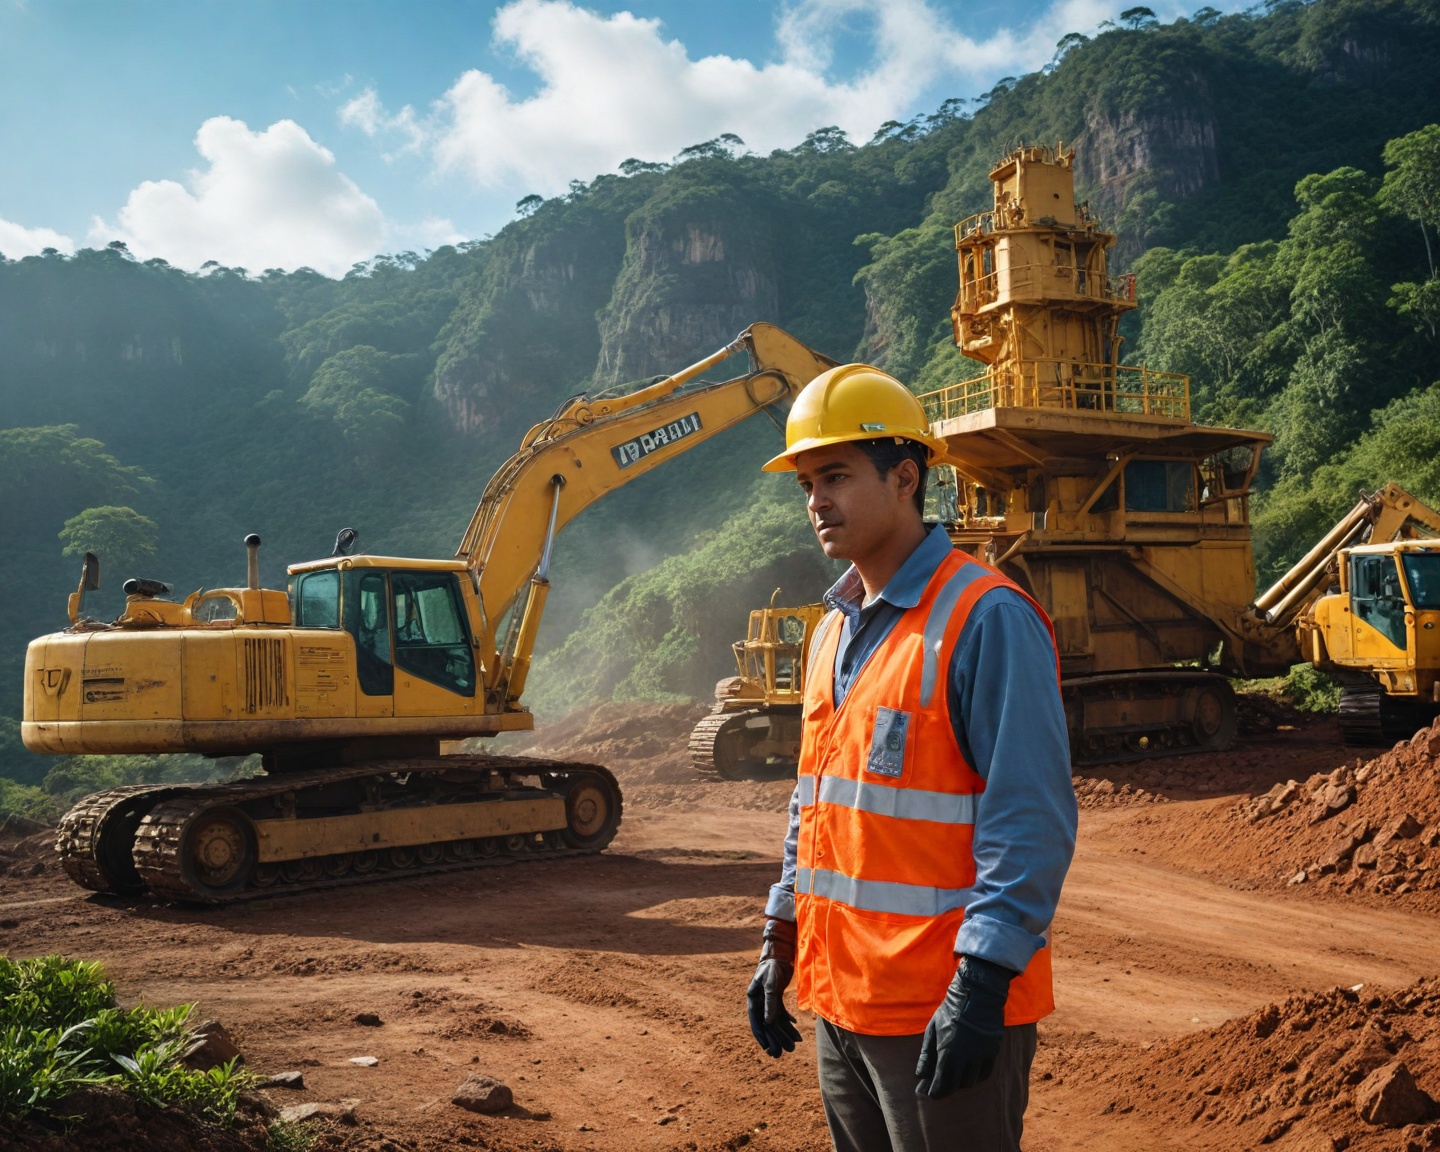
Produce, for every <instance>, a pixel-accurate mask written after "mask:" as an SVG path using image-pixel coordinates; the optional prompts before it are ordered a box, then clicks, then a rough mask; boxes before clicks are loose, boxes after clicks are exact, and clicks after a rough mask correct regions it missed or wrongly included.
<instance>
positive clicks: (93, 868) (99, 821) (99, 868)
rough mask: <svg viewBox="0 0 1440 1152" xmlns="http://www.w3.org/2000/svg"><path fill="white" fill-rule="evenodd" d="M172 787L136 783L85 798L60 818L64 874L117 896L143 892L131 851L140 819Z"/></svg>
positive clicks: (59, 843) (59, 844) (58, 846)
mask: <svg viewBox="0 0 1440 1152" xmlns="http://www.w3.org/2000/svg"><path fill="white" fill-rule="evenodd" d="M176 790H177V789H176V787H175V786H174V785H166V784H151V785H146V784H135V785H129V786H127V787H123V788H110V789H107V790H106V791H104V792H96V793H93V794H92V795H90V796H86V797H85V798H84V799H83V800H81V801H80V802H79V803H78V804H76V805H75V806H74V807H73V808H71V809H70V811H69V812H67V813H65V815H64V816H63V817H62V818H61V820H60V826H59V828H58V829H56V836H55V850H56V852H58V853H59V854H60V866H61V867H62V868H64V869H65V874H66V875H67V876H69V877H70V879H71V880H73V881H75V883H76V884H79V885H80V886H81V887H82V888H89V889H90V890H91V891H92V892H108V893H111V894H114V895H117V896H134V895H139V894H140V893H142V892H144V891H145V884H144V882H143V881H142V880H141V879H140V877H139V875H138V874H137V873H136V871H135V865H134V862H133V861H132V859H131V856H130V847H131V845H132V844H133V843H134V840H135V830H136V829H137V828H138V827H139V826H140V821H141V820H142V819H144V817H145V814H146V813H147V812H149V811H150V809H151V808H152V807H154V806H155V804H157V803H158V802H159V801H160V800H161V799H163V798H164V797H165V796H167V795H170V794H173V793H174V792H175V791H176Z"/></svg>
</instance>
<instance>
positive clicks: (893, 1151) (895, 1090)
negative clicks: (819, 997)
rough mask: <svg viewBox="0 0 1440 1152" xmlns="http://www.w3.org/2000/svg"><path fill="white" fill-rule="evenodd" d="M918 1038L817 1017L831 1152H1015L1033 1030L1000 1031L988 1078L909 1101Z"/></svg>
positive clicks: (1027, 1088)
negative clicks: (865, 1031) (870, 1032)
mask: <svg viewBox="0 0 1440 1152" xmlns="http://www.w3.org/2000/svg"><path fill="white" fill-rule="evenodd" d="M921 1039H922V1037H920V1036H862V1035H861V1034H860V1033H858V1032H850V1031H847V1030H846V1029H844V1028H841V1027H839V1026H838V1025H835V1024H831V1023H830V1022H829V1021H828V1020H822V1019H820V1018H819V1017H816V1020H815V1058H816V1062H817V1063H818V1064H819V1066H820V1095H821V1097H822V1099H823V1100H824V1102H825V1119H826V1121H827V1122H828V1123H829V1125H830V1139H831V1141H832V1142H833V1143H834V1145H835V1152H1020V1133H1021V1131H1022V1130H1023V1128H1024V1122H1025V1107H1026V1105H1027V1104H1028V1103H1029V1102H1030V1064H1031V1062H1032V1061H1033V1060H1034V1059H1035V1043H1036V1036H1035V1025H1034V1024H1017V1025H1015V1026H1013V1027H1010V1028H1006V1029H1005V1032H1004V1037H1003V1038H1002V1040H1001V1041H1000V1055H999V1058H998V1059H997V1060H996V1061H995V1070H994V1071H993V1072H992V1073H991V1074H990V1076H989V1078H988V1079H986V1080H984V1081H982V1082H981V1083H979V1084H976V1085H975V1086H974V1087H973V1088H964V1089H962V1090H960V1091H959V1092H956V1093H955V1094H954V1095H951V1096H947V1097H945V1098H944V1099H943V1100H931V1099H930V1097H928V1096H921V1095H916V1093H915V1085H916V1083H917V1080H916V1078H915V1065H916V1064H917V1063H919V1061H920V1041H921Z"/></svg>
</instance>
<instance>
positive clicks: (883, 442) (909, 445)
mask: <svg viewBox="0 0 1440 1152" xmlns="http://www.w3.org/2000/svg"><path fill="white" fill-rule="evenodd" d="M855 447H857V448H859V449H860V451H862V452H864V453H865V455H866V456H868V457H869V458H870V463H872V464H874V465H875V471H877V472H879V473H880V479H882V480H884V479H885V477H887V476H889V475H890V473H891V471H893V470H894V468H895V467H896V466H897V465H898V464H900V463H901V462H902V461H905V460H913V461H915V467H916V468H918V469H919V470H920V482H919V483H918V484H917V485H916V486H915V508H916V510H917V511H918V512H919V513H920V515H921V516H922V517H923V516H924V515H925V477H926V473H928V472H929V466H928V465H927V464H926V463H925V458H926V457H927V456H928V455H929V452H928V451H927V449H926V448H925V445H923V444H919V443H916V442H915V441H914V440H900V439H897V438H896V437H894V436H886V437H883V438H882V439H879V440H857V441H856V442H855Z"/></svg>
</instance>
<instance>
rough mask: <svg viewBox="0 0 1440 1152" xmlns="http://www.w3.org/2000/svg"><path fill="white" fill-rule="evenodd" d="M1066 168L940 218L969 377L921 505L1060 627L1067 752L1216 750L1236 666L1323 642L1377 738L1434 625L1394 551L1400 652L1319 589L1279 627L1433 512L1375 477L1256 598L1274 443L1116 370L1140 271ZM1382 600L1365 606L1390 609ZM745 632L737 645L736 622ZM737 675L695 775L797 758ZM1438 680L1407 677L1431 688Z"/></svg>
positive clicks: (1436, 521) (1281, 664)
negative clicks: (950, 235) (1133, 271)
mask: <svg viewBox="0 0 1440 1152" xmlns="http://www.w3.org/2000/svg"><path fill="white" fill-rule="evenodd" d="M1073 159H1074V153H1073V152H1071V151H1066V150H1065V149H1063V148H1062V147H1059V146H1057V147H1056V148H1054V149H1050V148H1038V147H1024V148H1018V149H1016V150H1015V151H1013V152H1011V153H1010V154H1009V155H1008V156H1006V157H1005V158H1004V159H1003V160H1001V162H1000V163H999V164H997V165H996V166H995V168H994V169H992V171H991V172H990V179H991V181H992V183H993V193H994V195H993V204H992V207H991V209H990V210H989V211H987V212H982V213H980V214H978V215H975V216H972V217H970V218H969V219H966V220H964V221H962V222H961V223H960V224H958V225H956V228H955V248H956V252H957V256H958V264H959V273H960V287H959V292H958V294H957V297H956V300H955V304H954V306H953V307H952V308H951V313H950V314H951V322H952V326H953V330H954V336H955V343H956V345H957V346H958V347H959V348H960V350H961V352H962V353H963V354H964V355H965V356H966V357H968V358H969V359H971V360H974V361H977V362H978V363H979V364H980V365H981V366H982V370H981V371H980V372H979V374H978V375H976V376H975V377H973V378H971V379H966V380H962V381H958V382H956V383H954V384H952V385H949V386H947V387H944V388H941V389H938V390H936V391H933V392H930V393H928V394H926V395H923V396H922V397H921V401H922V402H923V403H924V405H925V407H926V410H927V412H928V413H929V415H930V418H931V421H932V425H931V427H932V431H934V432H935V433H936V434H937V435H939V436H942V437H943V438H944V439H945V440H946V442H947V444H948V445H949V462H948V465H942V466H941V467H940V468H938V469H937V476H936V481H937V484H936V495H937V496H938V497H940V499H939V500H938V501H937V504H938V505H939V507H938V508H937V511H938V519H939V520H940V521H941V522H942V523H943V524H945V526H946V527H947V529H948V530H949V533H950V536H951V539H952V540H954V542H955V544H956V546H957V547H959V548H961V549H963V550H965V551H966V552H968V553H970V554H971V555H973V556H974V557H976V558H977V559H979V560H983V561H985V562H986V563H989V564H991V565H993V566H995V567H996V568H999V569H1000V570H1001V571H1003V572H1004V573H1005V574H1006V575H1008V576H1010V577H1012V578H1013V579H1014V580H1015V581H1016V582H1017V583H1019V584H1020V586H1021V587H1023V588H1025V589H1026V590H1027V591H1028V592H1030V593H1031V594H1032V595H1033V596H1034V597H1035V598H1036V599H1037V600H1038V601H1039V603H1040V604H1042V605H1043V606H1044V608H1045V610H1046V611H1047V612H1048V613H1049V614H1050V617H1051V619H1052V620H1053V621H1054V624H1055V637H1056V642H1057V645H1058V648H1059V653H1060V670H1061V679H1062V695H1063V698H1064V702H1065V711H1066V719H1067V722H1068V725H1069V729H1070V736H1071V744H1072V754H1073V756H1074V760H1075V762H1076V763H1096V762H1107V761H1115V760H1124V759H1134V758H1140V757H1144V756H1149V755H1155V754H1164V753H1169V752H1174V751H1183V750H1186V749H1192V750H1203V749H1211V750H1214V749H1221V748H1225V747H1227V746H1228V745H1229V744H1230V742H1231V740H1232V739H1233V737H1234V734H1235V727H1236V717H1235V699H1234V693H1233V692H1232V690H1231V688H1230V684H1229V680H1230V678H1232V677H1253V676H1268V675H1276V674H1280V673H1282V672H1284V671H1286V670H1287V669H1288V668H1289V666H1290V665H1291V664H1294V663H1297V662H1299V661H1300V660H1301V659H1312V658H1315V652H1316V651H1318V650H1320V649H1323V650H1324V652H1325V654H1326V659H1325V660H1320V659H1317V660H1316V662H1317V664H1319V666H1321V667H1323V668H1327V669H1330V668H1334V669H1335V670H1337V671H1339V672H1341V673H1348V674H1350V675H1351V683H1350V687H1349V690H1348V691H1347V698H1346V703H1345V705H1344V706H1343V713H1342V723H1344V724H1345V725H1346V730H1347V732H1348V733H1358V732H1359V731H1360V729H1362V728H1368V729H1372V730H1374V732H1375V733H1377V734H1378V733H1379V732H1380V728H1381V718H1382V714H1383V716H1384V717H1386V718H1388V719H1386V722H1385V732H1387V733H1388V732H1389V731H1390V730H1391V729H1392V728H1393V727H1394V724H1393V722H1392V721H1393V720H1394V719H1395V718H1396V717H1398V716H1400V714H1402V713H1405V714H1408V710H1412V709H1409V706H1408V705H1401V704H1399V703H1397V701H1399V700H1400V698H1401V695H1402V694H1403V693H1406V692H1411V691H1412V689H1409V688H1404V687H1403V684H1404V683H1405V682H1406V681H1405V676H1406V675H1407V673H1406V672H1405V671H1404V668H1405V667H1406V666H1407V664H1406V662H1407V661H1414V660H1418V661H1419V662H1420V663H1421V664H1425V663H1427V662H1428V663H1429V664H1430V666H1432V667H1433V666H1434V663H1435V654H1434V653H1431V652H1429V651H1428V644H1429V642H1430V637H1431V636H1432V635H1434V634H1435V633H1434V632H1432V631H1430V630H1429V629H1431V628H1433V624H1432V623H1431V622H1430V620H1429V617H1428V616H1425V615H1424V614H1425V612H1426V611H1427V610H1426V609H1421V608H1418V607H1417V602H1416V601H1415V599H1414V597H1413V595H1412V592H1411V584H1410V582H1409V580H1408V577H1402V574H1401V572H1400V569H1398V568H1396V566H1395V562H1394V561H1393V560H1392V561H1391V562H1390V563H1389V569H1388V570H1387V571H1389V572H1390V573H1391V574H1390V575H1389V576H1387V577H1386V579H1388V580H1389V581H1390V583H1389V584H1386V583H1384V581H1382V584H1381V585H1377V587H1385V588H1398V589H1401V590H1402V593H1403V595H1406V596H1410V597H1411V599H1410V600H1409V601H1407V602H1406V603H1407V608H1406V609H1405V610H1404V611H1408V612H1409V613H1410V614H1411V615H1414V616H1416V618H1417V619H1419V618H1420V617H1421V616H1424V619H1421V622H1420V624H1419V625H1418V626H1414V627H1412V626H1411V625H1409V624H1407V625H1406V626H1405V627H1406V628H1408V629H1410V632H1409V633H1407V636H1409V637H1410V639H1411V640H1412V645H1411V647H1410V648H1409V649H1408V650H1397V649H1396V646H1395V644H1394V642H1393V641H1394V640H1395V639H1396V638H1397V637H1399V635H1400V632H1399V625H1398V624H1392V625H1391V631H1392V635H1390V636H1388V637H1387V636H1384V635H1382V630H1380V629H1378V628H1375V627H1371V626H1370V625H1369V624H1368V623H1365V621H1364V620H1363V619H1361V618H1360V617H1359V616H1357V615H1356V614H1355V613H1351V615H1350V616H1349V617H1346V616H1345V612H1344V611H1343V610H1341V609H1340V608H1334V609H1333V610H1332V608H1331V607H1330V606H1329V605H1328V604H1323V603H1322V604H1317V605H1316V607H1315V613H1314V616H1313V620H1314V624H1313V625H1312V624H1310V623H1306V624H1305V626H1304V628H1297V626H1296V621H1297V620H1298V619H1300V618H1301V617H1302V616H1304V617H1305V618H1306V619H1307V620H1309V619H1310V618H1311V617H1310V616H1309V615H1308V610H1309V608H1310V605H1311V602H1312V601H1314V600H1315V598H1316V597H1317V596H1318V595H1319V592H1318V591H1317V589H1318V588H1319V586H1320V585H1321V584H1322V583H1323V578H1324V575H1325V573H1326V572H1327V571H1333V570H1334V568H1335V565H1336V564H1337V563H1339V562H1340V561H1339V558H1338V556H1337V549H1339V548H1341V547H1342V546H1345V545H1347V544H1353V543H1355V542H1357V541H1358V540H1359V539H1360V538H1361V537H1362V536H1364V538H1365V539H1367V540H1371V541H1373V543H1374V544H1375V545H1379V543H1380V542H1382V541H1391V540H1395V539H1399V538H1403V537H1404V536H1406V535H1413V534H1414V532H1415V530H1416V529H1417V527H1418V528H1419V529H1420V530H1427V529H1426V526H1427V525H1428V526H1429V530H1436V531H1440V517H1437V516H1436V514H1435V513H1434V512H1432V511H1431V510H1429V509H1428V508H1426V507H1425V506H1424V505H1423V504H1420V503H1419V501H1416V500H1415V499H1414V498H1413V497H1411V496H1409V494H1408V493H1404V492H1403V490H1400V489H1386V490H1385V492H1382V493H1378V494H1376V496H1374V497H1370V498H1367V499H1366V500H1364V501H1362V502H1361V504H1360V505H1358V506H1357V509H1356V510H1355V511H1353V512H1352V513H1351V514H1350V515H1349V516H1347V517H1346V518H1345V520H1343V521H1342V522H1341V524H1340V525H1337V526H1336V530H1335V531H1334V532H1332V533H1330V534H1328V535H1327V537H1326V538H1325V540H1322V541H1321V542H1320V544H1319V545H1317V546H1316V549H1315V550H1314V551H1313V552H1312V553H1311V555H1310V556H1308V557H1306V559H1305V560H1304V561H1302V562H1301V564H1300V565H1297V568H1296V570H1295V571H1294V572H1292V573H1290V574H1287V577H1285V578H1284V579H1282V581H1281V583H1280V584H1279V585H1277V590H1275V591H1274V596H1273V598H1272V599H1267V597H1268V596H1270V595H1271V594H1270V593H1267V594H1266V596H1262V597H1260V598H1259V600H1258V601H1255V596H1254V591H1255V570H1254V563H1253V558H1252V552H1251V539H1250V493H1251V484H1252V482H1253V481H1254V478H1255V473H1256V470H1257V468H1258V467H1259V463H1260V453H1261V451H1262V450H1263V449H1264V447H1265V446H1266V445H1267V444H1269V443H1270V440H1271V437H1270V436H1269V435H1268V434H1267V433H1264V432H1254V431H1246V430H1243V429H1234V428H1214V427H1207V426H1204V425H1199V424H1195V423H1193V422H1192V421H1191V418H1190V394H1189V386H1190V382H1189V379H1188V378H1187V377H1185V376H1180V375H1176V374H1173V373H1167V372H1156V371H1152V370H1150V369H1148V368H1145V367H1143V366H1133V365H1126V364H1122V363H1121V362H1120V351H1121V339H1122V338H1121V337H1120V335H1119V333H1118V326H1119V321H1120V318H1121V316H1122V315H1123V314H1124V313H1126V312H1128V311H1129V310H1131V309H1133V308H1134V307H1135V291H1134V280H1133V277H1129V276H1118V277H1117V276H1112V275H1110V272H1109V268H1108V265H1107V252H1108V250H1109V248H1110V247H1111V245H1112V244H1113V243H1114V241H1115V236H1114V235H1113V234H1111V233H1108V232H1105V231H1103V230H1102V229H1101V228H1100V227H1099V225H1098V224H1097V223H1096V221H1095V220H1094V219H1093V218H1092V217H1091V216H1090V215H1089V213H1088V212H1087V211H1086V209H1085V207H1084V206H1083V205H1077V204H1076V202H1075V194H1074V179H1073ZM951 468H953V473H952V472H951ZM1422 551H1423V548H1422ZM1417 555H1418V553H1417ZM1347 563H1351V564H1354V563H1359V561H1353V560H1352V561H1347ZM1373 563H1374V562H1373V561H1365V565H1373ZM1401 563H1402V564H1403V563H1404V561H1403V560H1402V561H1401ZM1415 563H1417V564H1419V563H1421V561H1419V560H1417V561H1415ZM1362 568H1363V571H1364V572H1366V573H1369V572H1370V571H1371V567H1365V566H1363V565H1362ZM1342 571H1344V572H1345V573H1347V575H1346V576H1345V577H1344V579H1345V580H1347V581H1348V580H1349V579H1350V576H1349V575H1348V573H1349V571H1350V570H1349V569H1342ZM1417 571H1418V569H1417ZM1427 571H1428V569H1427ZM1363 578H1364V579H1371V577H1370V576H1365V577H1363ZM1375 578H1376V579H1379V577H1375ZM1346 587H1347V588H1349V587H1350V585H1349V584H1347V585H1346ZM1346 594H1347V595H1348V594H1349V593H1346ZM1388 596H1391V593H1389V592H1387V593H1385V594H1384V595H1380V594H1378V593H1377V594H1376V597H1374V598H1372V599H1373V602H1374V603H1377V604H1380V603H1384V604H1390V605H1392V607H1390V608H1386V609H1384V611H1386V612H1389V613H1391V617H1393V618H1394V619H1401V618H1402V616H1403V615H1404V613H1403V612H1402V610H1401V609H1400V608H1399V607H1398V605H1399V603H1400V601H1399V600H1397V599H1393V598H1392V599H1386V597H1388ZM1252 601H1255V603H1256V604H1258V605H1259V607H1258V608H1256V607H1255V606H1253V605H1252ZM1424 602H1425V603H1428V601H1424ZM1357 603H1358V602H1357ZM1277 606H1278V607H1279V608H1280V609H1281V611H1280V612H1279V613H1278V614H1276V613H1274V612H1273V609H1274V608H1276V607H1277ZM818 610H819V609H818V606H814V605H812V606H810V608H809V609H794V610H790V611H792V612H793V613H795V614H804V613H810V614H811V615H812V616H813V613H814V612H817V611H818ZM1359 611H1360V609H1358V608H1357V609H1356V610H1355V612H1357V613H1358V612H1359ZM1376 611H1379V609H1376ZM1337 613H1338V615H1336V614H1337ZM806 618H811V616H807V617H806ZM1372 618H1373V619H1379V617H1372ZM1406 618H1407V619H1408V617H1406ZM1340 619H1346V620H1351V621H1354V620H1360V622H1361V623H1363V624H1365V626H1364V627H1363V628H1362V627H1361V626H1360V624H1347V627H1352V628H1353V630H1354V635H1355V639H1354V641H1353V643H1351V645H1350V646H1349V647H1346V646H1345V642H1344V641H1343V639H1342V637H1341V632H1342V631H1343V629H1341V628H1340V627H1339V625H1338V624H1337V623H1334V622H1332V620H1340ZM1415 627H1418V629H1419V630H1418V631H1415ZM1307 629H1308V631H1307ZM751 631H752V640H753V637H754V631H755V625H754V624H753V623H752V629H751ZM1302 640H1304V641H1305V653H1306V654H1305V655H1304V656H1302V654H1301V650H1302V643H1301V641H1302ZM750 643H751V641H747V642H746V647H747V648H748V646H749V645H750ZM1386 644H1388V645H1389V647H1388V648H1387V647H1386ZM1416 645H1418V646H1419V648H1418V650H1417V647H1416ZM1317 646H1318V648H1317ZM1401 649H1404V646H1403V645H1402V646H1401ZM1382 650H1383V651H1382ZM1384 669H1390V670H1391V671H1384ZM1377 675H1379V677H1380V678H1379V679H1376V676H1377ZM741 676H742V680H743V686H742V688H740V689H733V688H732V689H728V691H730V693H731V695H730V696H728V697H726V698H723V699H720V700H718V701H717V704H716V707H715V711H714V712H713V713H712V714H711V715H710V716H707V717H705V718H704V719H703V720H702V721H701V722H700V724H699V725H698V726H697V727H696V729H695V733H694V738H693V739H692V743H691V756H692V760H693V761H694V763H695V764H696V766H697V767H698V768H700V769H701V770H702V771H706V772H712V773H713V772H719V773H720V774H722V775H726V774H731V775H733V774H744V773H745V772H746V771H747V770H752V769H753V767H754V766H755V765H756V764H757V763H758V762H759V761H760V760H761V759H762V758H763V760H764V761H765V762H766V763H774V762H775V761H776V759H777V756H778V755H779V753H778V752H777V749H778V748H780V747H781V746H782V745H786V746H793V747H794V749H796V751H797V752H798V736H796V738H795V739H794V740H791V739H790V737H791V735H792V734H793V733H792V729H794V728H795V727H796V725H795V723H794V722H792V719H791V717H790V714H789V711H788V706H786V705H782V704H779V703H778V702H775V701H772V700H771V699H770V691H769V689H768V687H767V686H766V684H765V683H764V682H763V680H762V679H761V678H759V677H757V676H755V675H749V674H747V673H746V672H745V671H744V670H743V668H742V672H741ZM1382 682H1383V683H1384V684H1385V685H1386V689H1385V694H1384V695H1383V697H1382V695H1381V694H1380V692H1379V685H1380V684H1381V683H1382ZM1421 683H1422V681H1421V680H1417V681H1416V684H1417V685H1418V684H1421ZM1432 683H1433V681H1432V680H1428V679H1426V680H1423V688H1421V689H1419V690H1420V691H1423V692H1424V693H1431V692H1432V688H1431V684H1432ZM723 684H724V682H722V685H723ZM797 698H798V696H797ZM1427 699H1428V697H1427ZM742 701H743V704H742V703H741V702H742ZM1382 703H1383V707H1382ZM1402 726H1403V725H1402ZM747 745H748V746H749V747H750V748H751V749H752V751H750V752H747V751H746V747H747ZM762 753H763V757H762ZM795 754H796V752H792V753H790V755H791V757H792V758H793V756H794V755H795Z"/></svg>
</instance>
